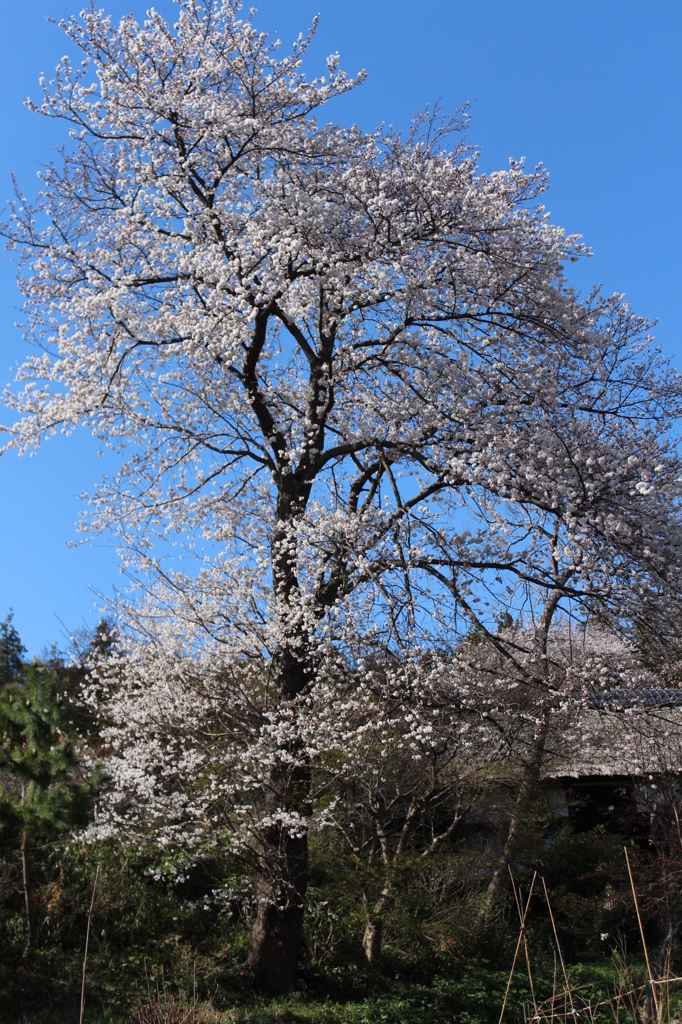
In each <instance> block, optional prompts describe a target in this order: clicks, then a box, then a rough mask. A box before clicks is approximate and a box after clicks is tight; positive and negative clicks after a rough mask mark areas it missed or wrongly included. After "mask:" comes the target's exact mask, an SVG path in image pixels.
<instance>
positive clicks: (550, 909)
mask: <svg viewBox="0 0 682 1024" xmlns="http://www.w3.org/2000/svg"><path fill="white" fill-rule="evenodd" d="M542 887H543V889H544V890H545V899H546V900H547V909H548V910H549V916H550V918H551V920H552V930H553V931H554V940H555V942H556V948H557V951H558V953H559V961H560V963H561V970H562V971H563V973H564V982H565V984H566V992H567V994H568V998H569V1000H570V1003H571V1014H572V1015H573V1018H574V1019H575V1017H576V1016H577V1014H576V1011H575V1007H574V1005H573V996H572V994H571V986H570V985H569V983H568V974H567V973H566V965H565V964H564V958H563V955H562V952H561V945H560V943H559V936H558V934H557V930H556V924H555V923H554V914H553V913H552V904H551V903H550V902H549V893H548V892H547V885H546V884H545V880H544V878H543V879H542ZM564 1002H565V1000H564ZM565 1016H566V1011H565V1010H564V1017H565Z"/></svg>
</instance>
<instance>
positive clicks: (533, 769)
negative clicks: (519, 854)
mask: <svg viewBox="0 0 682 1024" xmlns="http://www.w3.org/2000/svg"><path fill="white" fill-rule="evenodd" d="M546 738H547V716H545V720H544V721H543V723H542V725H541V726H540V729H539V730H538V734H537V736H536V737H535V743H534V746H533V751H532V756H531V759H530V761H529V762H528V763H527V764H526V765H525V767H524V771H523V778H522V779H521V785H520V786H519V790H518V793H517V794H516V799H515V800H514V805H513V807H512V812H511V818H510V820H509V830H508V832H507V839H506V842H505V844H504V849H503V850H502V855H501V856H500V859H499V861H498V862H497V867H496V868H495V870H494V872H493V876H492V878H491V879H490V883H489V885H488V889H487V892H486V895H485V904H484V908H483V915H482V916H483V917H484V918H486V919H487V917H488V915H489V914H490V911H491V910H492V907H493V904H494V902H495V899H496V897H497V894H498V893H499V891H500V889H501V888H502V887H503V886H504V885H506V883H507V879H508V875H509V865H510V864H511V862H512V859H513V857H514V854H515V852H516V849H517V847H518V844H519V839H520V837H521V834H522V829H523V823H524V820H525V817H526V814H527V812H528V805H529V804H530V801H531V799H532V797H533V793H534V792H535V790H536V788H537V785H538V781H539V778H540V765H541V762H542V755H543V753H544V749H545V740H546Z"/></svg>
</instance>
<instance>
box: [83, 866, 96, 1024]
mask: <svg viewBox="0 0 682 1024" xmlns="http://www.w3.org/2000/svg"><path fill="white" fill-rule="evenodd" d="M98 878H99V864H98V865H97V870H96V871H95V882H94V885H93V887H92V899H91V900H90V910H89V911H88V928H87V931H86V933H85V956H84V957H83V984H82V985H81V1015H80V1024H83V1015H84V1013H85V970H86V967H87V965H88V943H89V942H90V922H91V920H92V908H93V907H94V905H95V892H96V890H97V879H98Z"/></svg>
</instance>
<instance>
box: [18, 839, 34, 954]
mask: <svg viewBox="0 0 682 1024" xmlns="http://www.w3.org/2000/svg"><path fill="white" fill-rule="evenodd" d="M20 849H21V872H22V876H23V882H24V903H25V905H26V945H25V946H24V952H23V954H22V955H23V957H24V958H27V957H29V956H30V955H31V952H32V950H33V941H34V917H35V914H34V900H33V890H32V887H31V866H30V862H29V841H28V836H27V835H26V833H25V832H23V833H22V836H21V847H20Z"/></svg>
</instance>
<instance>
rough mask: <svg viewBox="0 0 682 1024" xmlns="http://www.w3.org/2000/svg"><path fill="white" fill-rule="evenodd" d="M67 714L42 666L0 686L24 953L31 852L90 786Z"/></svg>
mask: <svg viewBox="0 0 682 1024" xmlns="http://www.w3.org/2000/svg"><path fill="white" fill-rule="evenodd" d="M6 624H7V623H5V625H6ZM17 639H18V638H17ZM68 719H69V701H68V699H67V697H66V694H65V686H64V682H63V680H61V679H60V678H59V675H58V674H57V673H55V671H54V670H53V669H50V668H47V667H46V666H44V665H41V664H36V663H34V664H33V665H24V666H22V671H21V673H20V674H16V673H15V676H14V681H13V682H12V683H10V684H7V685H6V686H5V688H4V689H3V690H2V692H0V835H3V838H4V839H5V841H6V842H7V841H9V842H10V843H12V844H14V843H16V844H17V845H18V846H19V850H20V854H21V864H22V875H23V886H24V899H25V904H26V945H25V948H24V954H23V955H24V957H27V956H28V955H29V954H30V952H31V950H32V949H33V946H34V944H35V932H36V922H35V913H36V905H35V895H34V887H33V880H32V871H31V851H32V849H33V847H34V846H35V845H36V844H37V843H39V842H40V841H45V840H54V839H55V838H57V837H59V836H60V835H63V834H64V833H65V832H66V831H67V830H69V829H70V828H73V827H74V826H75V825H77V824H78V823H79V822H80V821H82V820H83V819H84V816H85V812H86V809H87V804H88V798H89V797H90V795H91V794H92V792H93V790H94V788H95V785H96V773H93V772H92V771H89V770H88V769H87V768H86V766H85V764H84V761H83V758H82V752H81V749H80V743H79V740H78V737H77V736H74V735H70V734H69V732H68Z"/></svg>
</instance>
